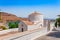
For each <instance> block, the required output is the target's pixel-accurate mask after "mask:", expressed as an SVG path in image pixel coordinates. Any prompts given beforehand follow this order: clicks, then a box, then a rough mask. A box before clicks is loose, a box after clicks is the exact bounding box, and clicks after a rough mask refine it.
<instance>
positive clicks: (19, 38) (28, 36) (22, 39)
mask: <svg viewBox="0 0 60 40" xmlns="http://www.w3.org/2000/svg"><path fill="white" fill-rule="evenodd" d="M47 33H48V31H47V29H46V28H42V29H41V28H38V29H35V30H31V31H26V32H22V33H20V34H18V35H15V36H12V37H9V38H8V39H5V40H33V38H36V37H38V36H42V35H44V34H47Z"/></svg>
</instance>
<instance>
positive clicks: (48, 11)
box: [0, 0, 60, 18]
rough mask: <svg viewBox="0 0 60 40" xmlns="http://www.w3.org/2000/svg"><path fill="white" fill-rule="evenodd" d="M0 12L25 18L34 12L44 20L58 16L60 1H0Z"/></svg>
mask: <svg viewBox="0 0 60 40" xmlns="http://www.w3.org/2000/svg"><path fill="white" fill-rule="evenodd" d="M0 9H1V10H0V11H3V12H8V13H12V14H15V15H17V16H19V17H27V16H28V15H29V14H31V13H32V12H34V11H37V12H40V13H42V14H43V15H44V17H45V18H56V15H58V14H60V0H0Z"/></svg>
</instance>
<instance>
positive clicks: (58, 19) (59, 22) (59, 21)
mask: <svg viewBox="0 0 60 40" xmlns="http://www.w3.org/2000/svg"><path fill="white" fill-rule="evenodd" d="M56 22H57V25H58V26H59V27H60V17H58V18H57V19H56Z"/></svg>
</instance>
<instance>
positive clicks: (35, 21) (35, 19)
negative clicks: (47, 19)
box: [18, 12, 44, 32]
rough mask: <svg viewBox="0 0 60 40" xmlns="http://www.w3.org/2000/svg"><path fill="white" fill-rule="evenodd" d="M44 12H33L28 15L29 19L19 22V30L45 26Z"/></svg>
mask: <svg viewBox="0 0 60 40" xmlns="http://www.w3.org/2000/svg"><path fill="white" fill-rule="evenodd" d="M43 21H44V18H43V14H41V13H38V12H33V13H32V14H30V15H29V16H28V20H26V21H25V20H21V21H20V23H19V29H18V30H19V32H24V31H28V30H34V29H38V28H42V27H43Z"/></svg>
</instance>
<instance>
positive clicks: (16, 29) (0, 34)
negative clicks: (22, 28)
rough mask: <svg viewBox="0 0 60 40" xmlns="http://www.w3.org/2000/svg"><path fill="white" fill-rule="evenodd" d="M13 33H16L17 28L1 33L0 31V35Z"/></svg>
mask: <svg viewBox="0 0 60 40" xmlns="http://www.w3.org/2000/svg"><path fill="white" fill-rule="evenodd" d="M14 31H18V28H13V29H8V30H2V31H0V35H3V34H7V33H9V32H14Z"/></svg>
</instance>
